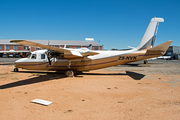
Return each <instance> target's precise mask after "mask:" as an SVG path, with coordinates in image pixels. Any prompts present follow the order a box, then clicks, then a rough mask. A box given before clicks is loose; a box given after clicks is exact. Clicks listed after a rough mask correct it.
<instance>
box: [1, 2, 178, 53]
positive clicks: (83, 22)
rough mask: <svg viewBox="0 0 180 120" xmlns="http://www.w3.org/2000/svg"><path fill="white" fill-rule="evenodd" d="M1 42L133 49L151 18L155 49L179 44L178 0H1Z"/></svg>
mask: <svg viewBox="0 0 180 120" xmlns="http://www.w3.org/2000/svg"><path fill="white" fill-rule="evenodd" d="M0 16H1V17H0V40H1V39H25V40H82V41H84V40H85V38H94V40H95V42H97V43H99V42H100V44H101V45H103V46H104V48H103V49H109V50H110V49H113V48H114V49H126V48H128V46H131V47H137V46H138V45H139V43H140V41H141V39H142V37H143V35H144V32H145V31H146V28H147V26H148V24H149V22H150V20H151V18H153V17H162V18H164V22H163V23H160V24H159V29H158V33H157V37H156V42H155V45H158V44H161V43H163V42H165V41H167V40H173V43H172V44H171V45H173V46H180V0H0Z"/></svg>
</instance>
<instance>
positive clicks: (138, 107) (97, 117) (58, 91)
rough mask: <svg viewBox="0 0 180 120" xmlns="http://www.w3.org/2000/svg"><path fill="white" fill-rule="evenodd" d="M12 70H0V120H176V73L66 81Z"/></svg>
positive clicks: (99, 73) (98, 74)
mask: <svg viewBox="0 0 180 120" xmlns="http://www.w3.org/2000/svg"><path fill="white" fill-rule="evenodd" d="M13 68H14V66H13V65H1V66H0V120H35V119H36V120H44V119H45V120H46V119H47V120H50V119H53V120H153V119H154V120H179V119H180V93H179V91H180V86H179V81H178V80H179V79H180V75H169V74H168V75H160V74H150V73H147V74H146V75H145V76H142V78H141V79H140V78H139V76H141V75H140V73H141V71H132V72H129V73H127V72H125V71H109V70H105V69H100V70H95V71H91V72H87V73H84V74H80V75H77V76H76V77H70V78H66V77H64V75H63V74H60V73H55V72H38V71H28V70H20V72H17V73H15V72H12V71H13ZM137 73H138V74H137ZM33 99H43V100H48V101H52V102H53V103H52V104H51V105H49V106H43V105H39V104H34V103H31V102H30V101H31V100H33Z"/></svg>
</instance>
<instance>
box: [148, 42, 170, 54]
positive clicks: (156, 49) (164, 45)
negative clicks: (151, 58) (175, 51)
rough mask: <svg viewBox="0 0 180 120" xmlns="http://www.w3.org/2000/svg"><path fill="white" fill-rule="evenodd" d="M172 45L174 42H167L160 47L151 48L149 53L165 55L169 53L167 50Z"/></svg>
mask: <svg viewBox="0 0 180 120" xmlns="http://www.w3.org/2000/svg"><path fill="white" fill-rule="evenodd" d="M171 43H172V41H166V42H164V43H162V44H160V45H158V46H155V47H153V48H150V49H148V50H147V52H148V53H151V52H163V53H165V52H166V51H167V49H168V48H169V46H170V44H171Z"/></svg>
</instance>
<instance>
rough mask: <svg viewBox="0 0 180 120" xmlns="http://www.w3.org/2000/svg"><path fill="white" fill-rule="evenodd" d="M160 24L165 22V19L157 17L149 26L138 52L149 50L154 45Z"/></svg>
mask: <svg viewBox="0 0 180 120" xmlns="http://www.w3.org/2000/svg"><path fill="white" fill-rule="evenodd" d="M159 22H164V19H163V18H156V17H154V18H152V19H151V21H150V23H149V26H148V27H147V29H146V32H145V34H144V36H143V38H142V40H141V42H140V44H139V46H138V47H137V49H138V50H143V49H148V48H150V47H152V46H153V45H154V42H155V38H156V34H157V30H158V26H159Z"/></svg>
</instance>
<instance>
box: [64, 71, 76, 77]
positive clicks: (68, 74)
mask: <svg viewBox="0 0 180 120" xmlns="http://www.w3.org/2000/svg"><path fill="white" fill-rule="evenodd" d="M64 74H65V76H66V77H73V76H74V72H73V71H72V70H66V71H65V72H64Z"/></svg>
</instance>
